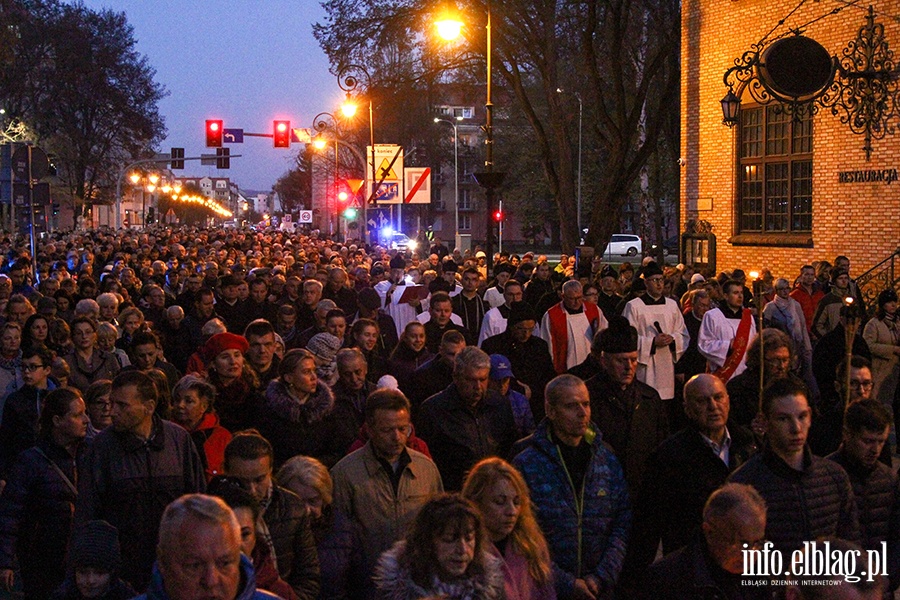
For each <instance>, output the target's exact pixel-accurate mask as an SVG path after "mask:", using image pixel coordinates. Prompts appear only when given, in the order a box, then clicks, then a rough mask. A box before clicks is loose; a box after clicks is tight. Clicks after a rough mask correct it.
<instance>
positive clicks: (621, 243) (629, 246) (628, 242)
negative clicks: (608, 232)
mask: <svg viewBox="0 0 900 600" xmlns="http://www.w3.org/2000/svg"><path fill="white" fill-rule="evenodd" d="M642 253H643V243H642V242H641V238H640V237H638V236H636V235H631V234H630V233H614V234H613V236H612V238H611V239H610V240H609V244H608V245H607V246H606V252H605V254H624V255H625V256H637V255H638V254H642Z"/></svg>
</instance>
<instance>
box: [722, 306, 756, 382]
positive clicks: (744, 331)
mask: <svg viewBox="0 0 900 600" xmlns="http://www.w3.org/2000/svg"><path fill="white" fill-rule="evenodd" d="M751 323H753V312H752V311H751V310H750V309H749V308H745V309H744V310H743V312H742V313H741V324H740V325H738V328H737V333H736V334H735V335H734V341H733V342H732V343H731V350H730V353H729V354H728V358H726V359H725V364H724V365H722V366H721V367H720V368H719V369H717V370H716V371H714V372H713V375H715V376H716V377H718V378H719V379H721V380H722V383H728V380H729V379H731V376H732V375H734V372H735V371H736V370H737V368H738V366H740V364H741V361H742V360H744V354H746V353H747V346H748V344H749V342H750V324H751Z"/></svg>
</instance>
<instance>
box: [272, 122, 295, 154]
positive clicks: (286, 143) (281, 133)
mask: <svg viewBox="0 0 900 600" xmlns="http://www.w3.org/2000/svg"><path fill="white" fill-rule="evenodd" d="M272 145H273V146H275V147H276V148H290V147H291V122H290V121H272Z"/></svg>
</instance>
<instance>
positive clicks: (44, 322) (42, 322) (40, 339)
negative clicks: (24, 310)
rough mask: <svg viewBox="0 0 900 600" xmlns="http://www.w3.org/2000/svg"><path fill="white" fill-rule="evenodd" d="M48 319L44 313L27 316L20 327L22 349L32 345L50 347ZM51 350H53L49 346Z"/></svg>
mask: <svg viewBox="0 0 900 600" xmlns="http://www.w3.org/2000/svg"><path fill="white" fill-rule="evenodd" d="M49 338H50V319H48V318H47V316H46V315H42V314H39V313H35V314H33V315H31V316H30V317H28V320H27V321H25V326H24V327H23V328H22V349H23V350H24V349H25V348H31V347H33V346H47V347H48V348H49V347H50V339H49ZM51 350H55V349H54V348H51Z"/></svg>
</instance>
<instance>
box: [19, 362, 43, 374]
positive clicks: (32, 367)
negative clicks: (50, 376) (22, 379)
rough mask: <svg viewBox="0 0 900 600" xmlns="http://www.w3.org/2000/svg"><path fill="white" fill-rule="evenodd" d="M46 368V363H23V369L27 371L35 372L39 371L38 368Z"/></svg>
mask: <svg viewBox="0 0 900 600" xmlns="http://www.w3.org/2000/svg"><path fill="white" fill-rule="evenodd" d="M46 368H47V365H44V364H40V365H28V364H23V365H22V370H23V371H25V372H26V373H33V372H34V371H37V370H38V369H46Z"/></svg>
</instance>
